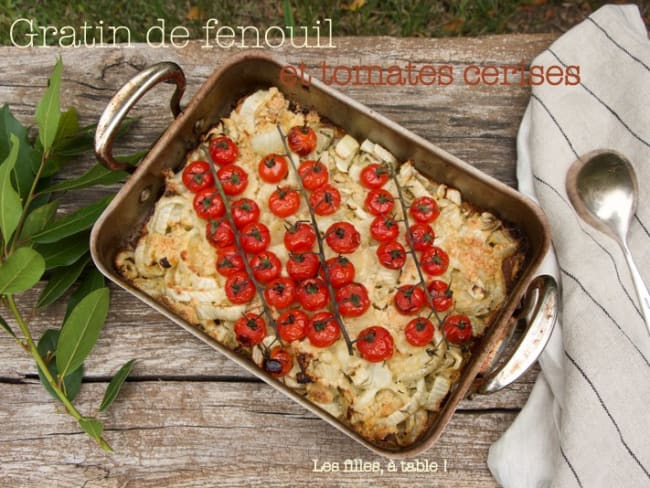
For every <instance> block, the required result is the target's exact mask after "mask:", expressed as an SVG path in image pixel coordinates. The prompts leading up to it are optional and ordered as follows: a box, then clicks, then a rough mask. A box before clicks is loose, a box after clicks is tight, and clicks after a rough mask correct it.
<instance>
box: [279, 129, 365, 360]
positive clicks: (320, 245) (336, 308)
mask: <svg viewBox="0 0 650 488" xmlns="http://www.w3.org/2000/svg"><path fill="white" fill-rule="evenodd" d="M276 127H277V128H278V132H279V133H280V138H281V139H282V144H283V145H284V150H285V152H286V154H287V158H288V159H289V164H291V168H292V169H293V171H294V172H295V173H296V174H298V167H297V166H296V162H295V161H294V160H293V157H292V156H291V151H290V150H289V146H288V145H287V137H286V135H285V134H284V132H282V128H281V127H280V125H279V124H278V125H277V126H276ZM298 188H299V190H300V194H301V196H302V198H304V199H305V201H306V202H308V201H309V195H308V194H307V190H306V189H305V186H304V185H303V183H302V178H300V177H298ZM307 208H308V210H309V216H310V218H311V225H313V226H314V230H315V231H316V242H317V243H318V255H319V257H320V261H321V265H322V267H323V273H324V274H325V282H326V284H327V291H328V293H329V297H330V305H331V306H332V312H333V313H334V317H336V321H337V323H338V325H339V329H341V334H342V335H343V339H344V340H345V345H346V346H347V348H348V353H349V354H350V356H352V355H353V354H354V352H353V349H352V340H351V339H350V336H349V334H348V331H347V330H346V328H345V324H344V323H343V318H342V317H341V313H340V311H339V305H338V303H337V302H336V293H335V292H334V288H333V287H332V282H331V281H330V274H329V270H328V269H327V259H325V248H324V247H323V238H322V236H321V234H320V230H319V229H318V223H317V222H316V214H315V213H314V209H313V208H311V206H310V205H307Z"/></svg>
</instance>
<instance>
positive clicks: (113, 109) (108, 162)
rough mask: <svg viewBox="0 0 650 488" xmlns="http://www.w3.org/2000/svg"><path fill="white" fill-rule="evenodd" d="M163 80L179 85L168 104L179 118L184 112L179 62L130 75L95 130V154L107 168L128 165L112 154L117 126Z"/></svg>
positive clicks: (183, 77)
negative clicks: (131, 76) (182, 108)
mask: <svg viewBox="0 0 650 488" xmlns="http://www.w3.org/2000/svg"><path fill="white" fill-rule="evenodd" d="M160 82H166V83H170V82H173V83H175V84H176V90H174V94H173V95H172V98H171V101H170V103H169V106H170V108H171V110H172V114H173V115H174V117H177V116H178V114H180V113H181V105H180V101H181V97H182V96H183V93H184V92H185V86H186V82H185V74H184V73H183V70H182V69H181V67H180V66H178V65H177V64H176V63H171V62H163V63H157V64H154V65H152V66H150V67H148V68H146V69H145V70H143V71H141V72H140V73H138V74H137V75H135V76H134V77H133V78H131V79H130V80H129V81H128V82H127V83H126V84H125V85H124V86H123V87H122V88H120V90H119V91H118V92H117V93H116V94H115V95H114V96H113V98H111V101H110V102H108V105H107V106H106V108H105V109H104V112H103V113H102V116H101V117H100V118H99V122H98V123H97V130H96V131H95V155H96V156H97V159H98V160H99V162H100V163H102V164H103V165H104V166H106V167H107V168H108V169H112V170H121V169H126V168H127V167H128V166H129V165H128V164H126V163H120V162H119V161H117V160H116V159H115V158H114V157H113V140H114V139H115V135H116V134H117V129H118V128H119V126H120V124H121V123H122V120H124V117H126V115H127V114H128V113H129V110H131V108H132V107H133V105H135V103H136V102H137V101H138V100H140V98H141V97H142V96H143V95H144V94H145V93H147V92H148V91H149V90H150V89H151V88H153V87H154V86H155V85H157V84H158V83H160Z"/></svg>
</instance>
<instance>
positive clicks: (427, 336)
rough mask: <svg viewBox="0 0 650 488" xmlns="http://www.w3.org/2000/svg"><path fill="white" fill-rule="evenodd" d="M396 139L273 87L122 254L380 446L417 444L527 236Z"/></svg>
mask: <svg viewBox="0 0 650 488" xmlns="http://www.w3.org/2000/svg"><path fill="white" fill-rule="evenodd" d="M380 144H381V141H370V140H357V139H355V138H353V137H352V136H351V135H350V134H346V133H345V132H344V131H343V130H342V129H340V128H338V127H335V126H333V125H332V124H331V123H329V122H328V121H327V120H322V119H321V118H320V117H319V115H318V113H316V112H314V111H309V110H306V109H304V110H303V108H302V107H299V106H295V105H292V104H290V102H289V101H288V100H287V99H286V98H285V97H284V95H283V94H282V93H281V92H280V91H279V90H278V89H276V88H269V89H267V90H258V91H256V92H255V93H252V94H251V95H249V96H248V97H246V98H245V99H243V100H241V101H240V102H239V104H238V105H237V107H236V108H235V109H234V110H233V111H232V112H231V113H230V115H229V116H228V117H225V118H223V119H222V120H221V121H220V123H218V124H217V125H216V126H214V127H212V128H211V129H210V130H209V131H208V132H207V133H205V134H204V135H203V136H202V139H201V143H200V144H199V145H198V147H196V148H195V149H193V150H191V151H190V152H189V153H188V154H187V156H186V161H185V164H184V165H183V167H182V168H181V169H180V170H179V171H178V172H177V173H174V172H172V171H170V170H168V171H166V173H165V181H166V184H165V191H164V194H163V195H162V196H161V197H160V199H159V200H158V201H157V203H156V205H155V209H154V212H153V214H152V215H151V216H150V217H149V219H148V221H147V223H146V225H145V226H144V229H143V231H142V233H141V234H140V236H139V237H138V239H137V240H136V241H135V242H134V244H133V246H132V247H130V248H127V249H123V250H121V251H120V252H119V253H118V254H117V257H116V262H115V264H116V267H117V269H118V271H119V272H120V274H121V275H122V276H123V277H124V278H125V279H126V280H127V281H129V282H130V283H131V284H132V285H133V286H134V287H136V288H138V289H140V290H142V291H143V292H145V293H146V294H148V295H150V296H152V297H153V298H155V299H156V300H158V301H159V302H161V303H163V304H164V305H165V306H166V307H168V308H169V309H171V310H172V311H174V312H175V313H176V314H178V315H180V316H181V317H183V318H184V319H185V320H186V321H188V322H190V323H191V324H194V325H195V326H196V327H198V328H200V329H201V330H202V331H203V332H204V333H205V334H208V335H209V336H210V337H212V338H214V339H215V340H217V341H218V342H220V343H221V344H223V345H224V346H226V347H228V348H230V349H232V350H235V351H237V352H238V353H240V354H242V355H244V356H246V357H249V358H250V360H251V361H253V362H254V363H255V364H256V365H257V366H259V368H261V369H262V370H263V371H265V372H266V373H267V374H268V375H269V376H272V377H274V378H276V379H277V380H278V381H280V382H282V383H284V384H285V385H287V386H288V387H289V388H291V389H293V390H294V391H296V392H297V393H298V394H300V395H302V396H304V397H305V398H307V399H308V400H309V401H311V402H312V403H314V404H315V405H317V406H319V407H320V408H322V409H323V410H325V411H327V412H328V413H329V414H331V415H332V416H334V417H336V418H337V419H339V420H340V421H341V422H343V423H345V424H347V425H349V426H350V427H351V428H352V429H353V430H355V431H356V432H358V433H359V434H360V435H361V436H363V437H364V438H366V439H367V440H369V441H370V442H372V443H373V444H376V445H382V446H407V445H411V444H412V443H414V442H415V441H416V440H417V439H418V438H419V437H420V436H421V435H422V434H423V433H424V432H425V431H426V430H427V429H428V427H429V426H430V425H431V424H432V422H433V421H434V419H435V417H436V412H437V411H438V410H439V409H440V406H441V404H442V402H443V401H444V399H445V398H446V396H447V395H448V393H449V392H450V390H451V389H452V388H453V385H454V382H455V381H456V380H457V379H458V378H459V376H460V372H461V369H462V368H463V366H464V364H465V363H466V362H467V360H468V358H469V355H470V353H471V344H472V342H473V339H475V338H477V337H480V336H482V335H483V334H484V332H485V330H486V328H488V327H489V326H490V324H491V323H492V321H493V320H494V319H495V317H496V315H497V314H498V312H499V310H500V308H501V307H502V305H503V303H504V301H505V300H506V297H507V295H508V291H509V290H508V285H509V284H510V283H512V282H513V279H514V277H515V276H516V275H517V272H518V269H519V267H520V266H521V265H522V263H523V256H524V252H523V249H522V247H523V246H522V243H521V242H520V240H519V239H518V238H517V235H516V233H514V232H511V231H510V230H509V228H508V227H507V226H506V225H505V224H504V223H503V222H502V221H500V220H499V219H498V218H497V217H496V216H495V215H493V214H491V213H488V212H485V211H481V210H480V209H477V208H476V207H474V206H473V205H471V204H470V203H468V202H466V201H464V199H463V196H462V195H461V194H460V192H459V191H458V190H456V189H454V188H451V187H447V186H446V185H444V184H438V183H435V182H432V181H430V180H428V179H427V178H425V177H424V176H423V175H421V174H420V173H419V172H418V171H417V170H416V169H415V167H414V165H413V164H412V163H411V162H408V161H406V162H398V161H396V159H395V157H394V156H393V155H392V154H391V153H390V152H389V151H387V150H386V149H385V148H383V147H382V146H381V145H380Z"/></svg>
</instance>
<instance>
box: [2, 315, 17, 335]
mask: <svg viewBox="0 0 650 488" xmlns="http://www.w3.org/2000/svg"><path fill="white" fill-rule="evenodd" d="M0 327H2V328H3V329H4V330H6V331H7V332H8V333H9V335H10V336H12V337H14V338H15V339H18V338H17V337H16V334H14V331H13V330H12V329H11V327H10V326H9V324H8V323H7V321H6V320H5V319H4V318H3V317H2V316H0Z"/></svg>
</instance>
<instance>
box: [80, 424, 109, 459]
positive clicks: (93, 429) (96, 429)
mask: <svg viewBox="0 0 650 488" xmlns="http://www.w3.org/2000/svg"><path fill="white" fill-rule="evenodd" d="M79 425H80V426H81V428H82V429H83V430H84V432H86V434H88V435H89V436H90V437H92V438H93V439H95V440H96V441H97V443H98V444H99V445H100V446H101V447H102V449H104V450H105V451H112V449H111V446H109V445H108V444H107V443H106V441H105V440H104V439H102V434H103V433H104V424H102V423H101V422H100V421H99V420H97V419H95V418H93V417H81V418H80V419H79Z"/></svg>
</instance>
